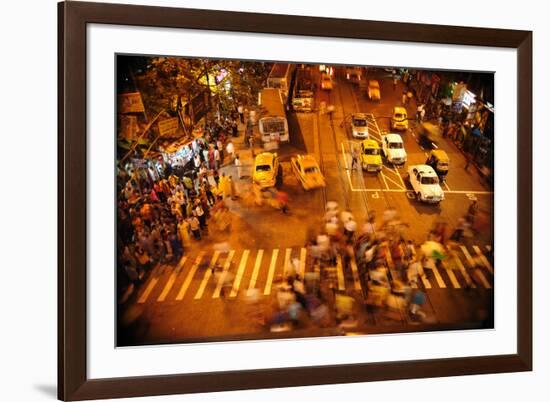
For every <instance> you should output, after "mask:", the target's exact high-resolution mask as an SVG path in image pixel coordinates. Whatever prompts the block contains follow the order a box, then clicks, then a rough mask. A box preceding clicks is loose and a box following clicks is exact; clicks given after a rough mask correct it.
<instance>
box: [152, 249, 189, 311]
mask: <svg viewBox="0 0 550 402" xmlns="http://www.w3.org/2000/svg"><path fill="white" fill-rule="evenodd" d="M185 261H187V257H186V256H184V257H181V260H180V262H179V263H178V265H177V266H176V269H174V271H173V272H172V273H171V274H170V278H169V279H168V282H166V286H165V287H164V289H162V293H161V294H160V296H159V297H158V299H157V301H159V302H163V301H164V300H166V296H168V293H170V290H171V289H172V286H174V282H176V277H177V276H178V274H179V273H180V271H181V267H183V265H184V264H185Z"/></svg>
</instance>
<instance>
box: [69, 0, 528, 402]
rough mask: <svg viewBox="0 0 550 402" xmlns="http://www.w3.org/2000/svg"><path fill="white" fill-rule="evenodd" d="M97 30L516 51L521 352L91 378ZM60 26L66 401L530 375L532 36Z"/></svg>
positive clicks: (177, 15)
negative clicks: (91, 162)
mask: <svg viewBox="0 0 550 402" xmlns="http://www.w3.org/2000/svg"><path fill="white" fill-rule="evenodd" d="M90 23H97V24H117V25H133V26H146V27H147V26H148V27H169V28H192V29H201V30H218V31H240V32H254V33H270V34H279V35H288V34H291V35H305V36H320V37H337V38H355V39H372V40H382V41H401V42H403V41H405V42H421V43H438V44H456V45H471V46H491V47H500V48H512V49H517V74H518V88H517V91H518V92H517V93H518V98H517V99H518V104H517V113H518V120H517V122H518V126H517V136H518V149H517V158H518V170H517V178H518V180H517V182H518V192H517V211H518V215H517V227H518V233H517V238H518V243H517V255H518V259H517V260H518V266H517V267H516V269H517V281H518V282H517V314H518V315H517V318H518V320H517V353H516V354H510V355H499V356H479V357H462V358H446V359H429V360H417V361H397V362H382V363H363V364H345V365H329V366H316V367H296V368H284V367H282V368H275V369H261V370H246V371H232V372H208V373H198V374H177V375H162V376H148V377H128V378H106V379H93V380H92V379H89V378H88V376H87V372H86V366H87V339H86V327H87V319H86V304H87V302H86V299H87V295H86V293H87V292H86V269H87V259H86V254H87V248H86V236H87V235H86V211H87V201H86V200H87V194H86V169H87V167H86V118H87V117H86V79H87V72H86V26H87V24H90ZM58 27H59V28H58V29H59V31H58V41H59V47H58V135H59V137H58V299H59V300H58V338H59V340H58V397H59V399H61V400H82V399H100V398H117V397H131V396H149V395H162V394H176V393H194V392H213V391H226V390H238V389H251V388H274V387H289V386H302V385H318V384H333V383H352V382H364V381H379V380H390V379H408V378H423V377H441V376H454V375H465V374H484V373H503V372H516V371H529V370H532V32H530V31H515V30H502V29H487V28H469V27H456V26H439V25H424V24H411V23H395V22H379V21H360V20H342V19H331V18H318V17H304V16H288V15H269V14H254V13H241V12H227V11H207V10H196V9H177V8H164V7H148V6H133V5H118V4H104V3H103V4H99V3H78V2H76V3H75V2H68V3H59V4H58ZM520 139H521V140H520ZM520 167H521V168H520Z"/></svg>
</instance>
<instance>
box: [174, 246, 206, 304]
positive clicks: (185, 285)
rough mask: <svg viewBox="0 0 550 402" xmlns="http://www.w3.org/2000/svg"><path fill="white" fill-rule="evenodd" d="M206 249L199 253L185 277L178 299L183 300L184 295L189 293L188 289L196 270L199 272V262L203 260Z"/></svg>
mask: <svg viewBox="0 0 550 402" xmlns="http://www.w3.org/2000/svg"><path fill="white" fill-rule="evenodd" d="M204 254H205V253H204V251H203V252H201V253H199V255H198V256H197V259H196V260H195V264H193V266H192V267H191V269H190V270H189V273H188V274H187V276H186V277H185V281H184V282H183V284H182V285H181V288H180V291H179V293H178V295H177V296H176V300H183V297H184V296H185V293H187V289H189V285H190V284H191V280H192V279H193V276H194V275H195V272H197V269H198V268H199V264H200V263H201V261H202V258H203V257H204Z"/></svg>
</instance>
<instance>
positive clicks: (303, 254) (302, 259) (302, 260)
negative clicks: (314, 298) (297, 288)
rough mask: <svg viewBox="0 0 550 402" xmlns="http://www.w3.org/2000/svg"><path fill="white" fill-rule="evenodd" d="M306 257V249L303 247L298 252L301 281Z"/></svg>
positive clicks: (304, 270)
mask: <svg viewBox="0 0 550 402" xmlns="http://www.w3.org/2000/svg"><path fill="white" fill-rule="evenodd" d="M306 256H307V249H306V248H305V247H302V249H301V250H300V272H299V274H300V278H301V280H302V281H303V280H304V275H305V273H306Z"/></svg>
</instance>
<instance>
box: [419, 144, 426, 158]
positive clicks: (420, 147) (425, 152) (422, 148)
mask: <svg viewBox="0 0 550 402" xmlns="http://www.w3.org/2000/svg"><path fill="white" fill-rule="evenodd" d="M420 148H422V147H420ZM422 149H424V148H422ZM424 155H426V158H427V157H428V153H427V152H424Z"/></svg>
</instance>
